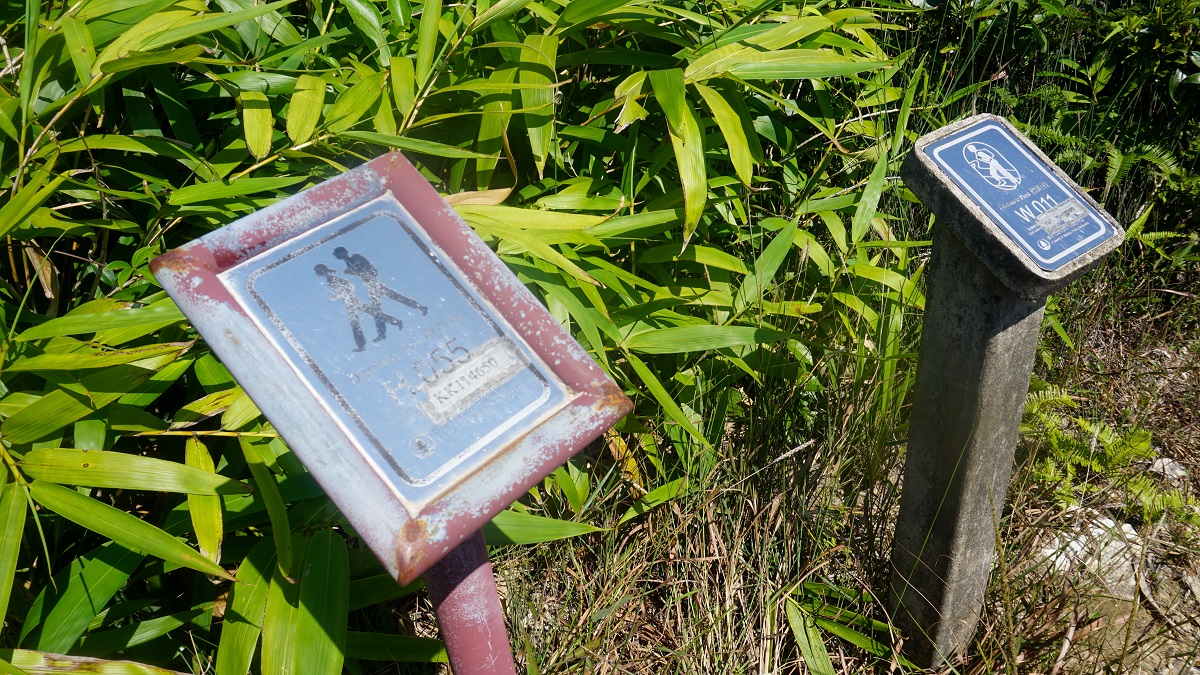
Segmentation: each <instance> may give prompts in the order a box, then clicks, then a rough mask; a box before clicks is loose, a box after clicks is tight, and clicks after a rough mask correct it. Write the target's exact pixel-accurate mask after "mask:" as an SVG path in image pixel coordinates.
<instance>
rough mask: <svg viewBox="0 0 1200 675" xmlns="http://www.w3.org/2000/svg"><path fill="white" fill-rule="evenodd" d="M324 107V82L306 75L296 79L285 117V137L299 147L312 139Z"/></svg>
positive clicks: (313, 76)
mask: <svg viewBox="0 0 1200 675" xmlns="http://www.w3.org/2000/svg"><path fill="white" fill-rule="evenodd" d="M324 105H325V80H322V79H321V78H319V77H317V76H315V75H308V74H305V75H301V76H300V77H298V78H297V79H296V89H295V90H294V91H293V92H292V101H291V105H290V107H289V108H288V117H287V135H288V138H290V139H292V142H293V143H295V144H296V145H299V144H301V143H304V142H305V141H307V140H308V139H310V138H312V135H313V131H314V130H316V128H317V122H318V121H320V119H321V109H322V108H323V107H324Z"/></svg>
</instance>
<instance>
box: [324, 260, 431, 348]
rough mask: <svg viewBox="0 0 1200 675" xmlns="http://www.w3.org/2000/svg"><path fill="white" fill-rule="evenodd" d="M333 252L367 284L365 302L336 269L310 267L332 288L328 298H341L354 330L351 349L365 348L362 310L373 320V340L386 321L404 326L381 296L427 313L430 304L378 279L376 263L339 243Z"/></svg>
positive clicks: (384, 333)
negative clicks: (366, 299) (384, 307)
mask: <svg viewBox="0 0 1200 675" xmlns="http://www.w3.org/2000/svg"><path fill="white" fill-rule="evenodd" d="M333 256H334V257H335V258H337V259H338V260H341V261H342V262H344V263H345V264H346V269H345V271H344V273H345V274H348V275H350V276H352V277H358V279H359V281H361V282H362V284H363V286H365V287H366V288H367V298H368V302H363V301H362V299H361V298H359V297H358V289H357V287H355V285H354V284H353V283H352V282H351V281H349V280H347V279H345V278H343V277H340V276H338V273H337V271H336V270H334V269H332V268H330V267H328V266H326V265H316V266H314V267H313V271H314V272H316V273H317V276H319V277H321V278H323V279H324V280H325V284H326V285H327V286H329V288H330V290H332V291H333V297H332V298H330V299H331V300H340V301H341V302H342V306H343V307H344V308H345V310H346V318H347V319H349V320H350V330H351V331H352V332H353V333H354V345H355V348H354V351H356V352H361V351H363V350H365V349H366V348H367V337H366V336H365V335H364V334H363V330H362V324H361V323H360V322H359V315H360V314H364V313H365V314H366V315H368V316H370V317H371V318H372V319H374V320H375V342H379V341H380V340H383V339H385V338H387V327H388V324H391V325H393V326H395V327H396V330H400V329H402V328H403V327H404V322H402V321H401V320H400V319H397V318H396V317H394V316H392V315H391V314H388V313H387V312H385V311H383V299H384V298H388V299H390V300H394V301H396V302H398V303H400V304H402V305H406V306H408V307H412V308H413V309H415V310H419V311H420V312H421V315H422V316H424V315H426V314H428V313H429V308H428V307H426V306H425V305H422V304H421V303H419V302H417V301H416V300H413V299H412V298H409V297H407V296H404V295H401V294H400V293H399V292H397V291H396V290H395V289H394V288H391V287H389V286H388V285H386V284H384V283H383V282H382V281H380V280H379V270H377V269H375V266H374V265H372V264H371V261H369V260H367V259H366V257H365V256H363V255H361V254H358V253H353V254H352V253H350V252H349V251H347V250H346V249H345V248H343V247H341V246H339V247H337V248H335V249H333Z"/></svg>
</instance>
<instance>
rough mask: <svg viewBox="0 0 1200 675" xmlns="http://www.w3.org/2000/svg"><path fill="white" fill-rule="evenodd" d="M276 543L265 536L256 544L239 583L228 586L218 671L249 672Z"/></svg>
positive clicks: (261, 621)
mask: <svg viewBox="0 0 1200 675" xmlns="http://www.w3.org/2000/svg"><path fill="white" fill-rule="evenodd" d="M274 555H275V545H274V543H273V542H272V541H271V540H270V539H263V540H262V541H260V542H258V543H257V544H255V545H254V548H253V549H251V550H250V554H249V555H247V556H246V558H245V559H244V560H243V561H242V564H241V565H240V566H239V567H238V571H237V577H236V579H237V583H235V584H233V585H232V587H231V588H230V589H229V593H230V596H229V604H228V607H227V609H226V610H225V618H224V620H223V621H222V623H221V642H220V644H219V645H218V646H217V664H216V665H217V672H218V673H222V674H224V673H246V672H249V670H250V664H251V662H252V661H253V660H254V648H255V647H256V646H257V645H258V636H259V634H260V633H262V626H263V616H264V614H265V613H266V607H267V591H268V589H270V587H271V571H272V569H274V567H275V566H274V564H273V562H274V561H273V558H274Z"/></svg>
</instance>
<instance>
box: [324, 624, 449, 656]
mask: <svg viewBox="0 0 1200 675" xmlns="http://www.w3.org/2000/svg"><path fill="white" fill-rule="evenodd" d="M346 658H348V659H361V660H363V661H394V662H397V663H449V662H450V657H449V656H448V655H447V654H446V647H445V645H443V644H442V641H441V640H434V639H432V638H423V637H414V636H411V635H389V634H386V633H359V632H355V631H350V632H348V633H346Z"/></svg>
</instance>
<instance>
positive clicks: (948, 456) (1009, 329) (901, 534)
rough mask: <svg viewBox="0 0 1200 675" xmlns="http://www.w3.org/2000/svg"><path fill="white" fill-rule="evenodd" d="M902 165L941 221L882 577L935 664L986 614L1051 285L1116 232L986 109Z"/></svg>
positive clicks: (1080, 267) (919, 657)
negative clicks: (887, 566) (888, 564)
mask: <svg viewBox="0 0 1200 675" xmlns="http://www.w3.org/2000/svg"><path fill="white" fill-rule="evenodd" d="M901 174H902V176H903V178H904V181H905V184H906V185H907V186H908V187H909V189H911V190H912V191H913V192H914V193H915V194H916V195H917V196H918V197H919V198H920V199H921V201H922V202H923V203H924V204H925V205H926V206H927V207H928V208H929V209H930V210H931V211H933V212H934V214H935V215H936V217H937V221H936V224H935V225H934V234H933V255H932V259H931V260H930V268H929V294H928V296H927V301H926V312H925V319H924V322H923V328H922V336H921V347H920V361H919V363H918V367H917V378H916V391H915V398H914V402H913V412H912V422H911V424H910V428H909V440H908V456H907V460H906V464H905V468H904V486H903V494H902V496H901V499H900V515H899V520H898V521H897V523H896V538H895V543H894V548H893V551H892V565H893V572H892V589H891V591H892V605H893V607H894V609H895V612H894V616H893V618H894V619H895V621H896V622H897V623H898V624H899V625H900V626H901V628H902V629H903V630H904V631H905V633H906V635H907V637H908V642H907V643H906V648H905V651H906V653H907V655H908V656H909V658H910V659H912V660H913V661H914V662H915V663H917V664H918V665H920V666H927V667H933V666H936V665H938V664H940V663H941V662H942V661H944V660H949V659H951V658H952V657H953V655H954V654H955V653H956V652H959V651H961V650H963V649H964V648H965V647H966V646H967V645H968V644H969V642H970V640H971V637H972V636H973V635H974V632H975V627H976V624H977V623H978V620H979V612H980V610H981V608H982V606H983V599H984V592H985V591H986V589H987V583H988V577H989V575H990V573H991V569H992V565H993V563H994V562H995V532H996V526H997V523H998V521H999V517H1000V513H1001V511H1002V509H1003V506H1004V498H1005V492H1006V491H1007V489H1008V482H1009V477H1010V474H1011V472H1012V464H1013V453H1014V449H1015V447H1016V442H1017V436H1018V433H1019V431H1020V422H1021V413H1022V410H1023V406H1024V401H1025V396H1026V394H1027V392H1028V389H1029V378H1030V373H1031V371H1032V369H1033V361H1034V357H1035V352H1036V349H1037V339H1038V331H1039V328H1040V327H1041V321H1042V314H1043V312H1044V310H1045V306H1046V296H1047V295H1049V294H1050V293H1052V292H1053V291H1054V290H1056V289H1058V288H1061V287H1063V286H1065V285H1066V284H1067V283H1069V282H1070V281H1072V280H1073V279H1075V278H1076V277H1078V276H1079V275H1080V274H1082V273H1083V272H1084V271H1086V270H1087V269H1088V268H1090V267H1091V266H1092V265H1093V264H1095V263H1096V262H1097V261H1099V260H1100V259H1101V258H1103V257H1104V256H1105V255H1106V254H1108V253H1109V252H1111V251H1112V250H1113V249H1114V248H1116V247H1117V246H1118V245H1119V244H1120V242H1121V240H1122V239H1123V237H1124V231H1123V230H1122V229H1121V227H1120V226H1119V225H1118V224H1117V223H1116V221H1115V220H1113V218H1112V216H1110V215H1108V214H1107V213H1105V212H1104V210H1103V209H1102V208H1101V207H1100V205H1099V204H1097V203H1096V202H1095V201H1094V200H1092V199H1091V197H1089V196H1088V195H1087V194H1086V193H1085V192H1084V191H1083V190H1082V188H1080V187H1079V186H1078V185H1076V184H1075V183H1074V182H1073V181H1072V180H1071V179H1070V178H1068V177H1067V175H1066V174H1064V173H1063V172H1062V171H1061V170H1060V169H1059V168H1058V167H1056V166H1055V165H1054V163H1053V162H1052V161H1050V159H1049V158H1048V157H1046V155H1044V154H1043V153H1042V152H1041V151H1040V150H1038V148H1037V147H1035V146H1034V145H1033V144H1032V143H1030V142H1029V141H1028V140H1027V139H1025V138H1024V137H1023V136H1022V135H1021V134H1020V133H1019V132H1017V131H1016V129H1014V128H1013V127H1012V126H1011V125H1010V124H1009V123H1008V122H1007V121H1005V120H1004V119H1002V118H999V117H995V116H993V115H979V116H976V117H971V118H969V119H966V120H962V121H960V122H956V123H954V124H951V125H949V126H947V127H944V128H943V129H940V130H938V131H936V132H934V133H931V134H928V135H926V136H924V137H922V138H921V139H919V140H918V141H917V144H916V147H915V148H914V150H913V152H912V154H911V155H909V157H908V159H907V160H906V161H905V163H904V165H903V167H902V168H901Z"/></svg>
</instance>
